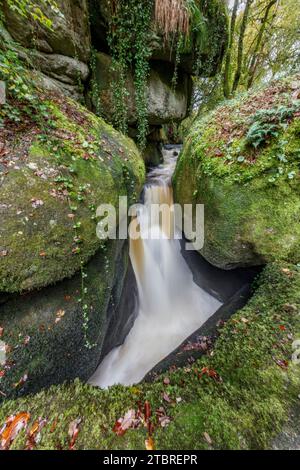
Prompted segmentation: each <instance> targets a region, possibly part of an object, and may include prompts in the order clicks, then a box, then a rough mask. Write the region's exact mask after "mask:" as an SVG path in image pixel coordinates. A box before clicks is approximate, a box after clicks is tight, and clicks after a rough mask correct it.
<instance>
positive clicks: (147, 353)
mask: <svg viewBox="0 0 300 470" xmlns="http://www.w3.org/2000/svg"><path fill="white" fill-rule="evenodd" d="M173 153H174V149H172V150H165V152H164V163H163V164H162V165H160V166H159V167H157V168H156V169H154V170H153V171H152V172H151V173H150V174H149V178H148V183H147V185H146V187H145V194H144V206H143V208H142V211H141V212H140V213H139V215H138V221H137V222H138V224H139V225H140V233H141V237H140V238H138V239H135V240H133V239H130V258H131V262H132V265H133V269H134V272H135V276H136V280H137V285H138V294H139V313H138V316H137V318H136V320H135V323H134V325H133V328H132V329H131V331H130V333H129V334H128V336H127V338H126V339H125V342H124V344H123V345H121V346H119V347H117V348H115V349H113V350H112V351H111V352H110V353H109V354H108V355H107V356H106V357H105V358H104V360H103V362H102V363H101V364H100V366H99V368H98V369H97V371H96V372H95V374H94V375H93V377H92V378H91V379H90V383H92V384H94V385H97V386H100V387H108V386H110V385H113V384H116V383H121V384H125V385H131V384H134V383H137V382H139V381H140V380H141V379H142V378H143V377H144V376H145V374H146V373H147V372H148V371H150V370H151V369H152V367H154V366H155V365H156V364H157V363H158V362H159V361H160V360H161V359H163V358H164V357H166V356H167V355H168V354H169V353H170V352H172V351H173V350H174V349H175V348H176V347H177V346H179V345H180V343H181V342H182V341H184V339H186V338H187V337H188V336H189V335H190V334H192V333H193V332H194V331H195V330H196V329H198V328H199V327H200V326H201V325H202V324H203V323H204V322H205V321H206V320H207V319H208V318H209V317H210V316H211V315H212V314H213V313H214V312H215V311H216V310H217V309H218V308H219V307H220V305H221V303H220V302H219V301H218V300H217V299H215V298H214V297H212V296H211V295H210V294H208V293H207V292H205V291H204V290H202V289H201V288H200V287H198V286H197V285H196V284H195V283H194V282H193V276H192V273H191V271H190V269H189V267H188V265H187V264H186V262H185V260H184V258H183V257H182V254H181V247H180V242H179V240H178V239H176V237H174V234H175V233H174V231H173V225H174V224H173V219H172V213H171V212H169V218H166V219H165V218H163V220H159V222H158V223H157V224H156V225H152V226H150V227H149V226H148V223H149V221H150V209H151V204H162V203H164V204H167V205H168V206H171V205H172V203H173V194H172V187H171V176H172V173H173V170H174V167H175V163H176V157H175V156H174V155H173ZM147 228H150V231H151V235H152V236H151V237H143V234H144V231H145V230H146V229H147ZM175 232H176V230H175Z"/></svg>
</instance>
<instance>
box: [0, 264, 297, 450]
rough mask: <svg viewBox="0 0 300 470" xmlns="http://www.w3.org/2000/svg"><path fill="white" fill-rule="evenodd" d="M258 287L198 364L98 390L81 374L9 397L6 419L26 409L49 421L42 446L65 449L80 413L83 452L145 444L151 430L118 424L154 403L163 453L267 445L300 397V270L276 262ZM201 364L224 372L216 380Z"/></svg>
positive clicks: (0, 416)
mask: <svg viewBox="0 0 300 470" xmlns="http://www.w3.org/2000/svg"><path fill="white" fill-rule="evenodd" d="M257 284H258V289H257V290H256V291H255V293H254V296H253V297H252V299H250V301H249V303H248V305H246V306H245V307H244V308H243V309H242V310H240V311H239V312H237V313H236V314H235V315H233V317H232V318H231V319H230V320H229V321H228V322H227V323H226V324H225V325H224V326H223V327H220V329H219V334H218V338H217V340H216V342H215V344H214V346H213V353H211V354H207V355H204V356H202V357H201V358H200V359H198V360H196V361H195V362H193V363H192V365H191V364H189V365H187V366H186V367H183V368H177V369H175V368H174V369H173V370H172V369H171V370H170V371H168V372H167V373H166V374H164V375H163V376H158V377H157V379H156V381H155V382H153V383H145V382H144V383H140V384H138V385H135V386H133V387H124V386H120V385H116V386H114V387H111V388H110V389H109V390H101V389H98V388H96V387H92V386H90V385H86V384H82V383H81V382H79V381H78V380H77V381H75V382H74V383H72V384H64V385H60V386H56V387H52V388H51V389H49V390H43V391H41V392H40V393H39V394H38V395H35V396H27V397H24V398H21V399H19V400H17V401H6V402H4V403H3V404H2V407H1V409H0V425H2V424H3V423H4V422H5V419H6V418H7V416H9V415H11V414H16V413H17V412H20V411H26V412H29V413H30V414H31V422H32V423H33V422H34V421H35V420H36V419H38V417H43V418H47V424H46V426H45V427H44V428H43V429H42V431H41V440H40V442H39V443H38V445H37V447H38V449H57V448H58V446H59V448H62V449H68V448H69V445H70V444H69V443H70V438H69V436H68V429H69V426H70V423H71V422H72V421H73V420H74V419H77V418H78V417H80V418H82V423H81V425H80V432H79V434H78V439H77V441H76V449H106V450H107V449H120V450H124V449H125V450H129V449H144V441H145V429H143V428H139V429H134V430H130V431H128V432H126V433H125V434H124V436H122V437H121V436H116V434H115V433H114V432H113V431H112V428H113V426H114V424H115V422H116V420H118V419H119V418H120V417H123V416H124V414H125V413H126V412H127V411H128V410H129V409H132V408H133V409H137V408H138V404H139V403H140V404H143V403H144V401H145V400H148V401H149V403H150V405H151V409H152V410H153V415H155V410H157V409H158V408H160V407H163V409H164V410H165V412H166V414H167V416H169V417H170V420H171V422H170V423H169V424H168V425H167V426H165V427H161V426H159V425H158V423H157V420H156V418H155V416H154V419H153V421H154V424H155V428H154V433H153V439H154V443H155V447H156V449H157V450H164V449H172V450H177V449H178V450H182V449H188V450H191V449H265V448H270V446H271V445H272V444H271V442H272V439H273V437H274V436H276V434H277V433H278V432H280V430H281V429H282V426H283V425H284V423H285V422H286V421H287V419H288V414H289V411H290V409H291V407H292V406H294V405H296V404H297V402H299V398H298V397H297V396H298V394H299V365H293V364H292V361H291V355H292V347H291V339H290V338H291V337H292V338H295V339H297V338H298V337H299V333H300V324H299V315H298V314H297V313H298V311H299V308H300V298H299V292H300V273H299V269H298V268H297V267H296V266H291V265H277V264H273V265H269V266H267V267H266V268H265V270H264V272H263V274H262V275H261V276H260V279H259V280H258V283H257ZM191 356H193V352H192V351H191ZM203 368H206V370H207V369H208V370H210V371H212V372H215V373H216V374H217V375H216V376H215V377H213V376H212V377H210V376H209V375H208V374H205V373H202V371H203ZM166 377H167V378H168V382H167V383H166V381H164V378H166ZM166 394H167V396H168V397H170V403H169V402H167V401H166V400H165V399H164V396H166ZM53 423H55V425H54V426H53ZM204 433H205V434H204ZM207 435H209V437H210V440H211V443H209V442H208V440H207ZM25 443H26V435H25V432H24V433H23V434H22V433H20V435H19V437H18V438H17V439H16V440H15V441H14V444H13V447H12V448H13V449H24V447H25Z"/></svg>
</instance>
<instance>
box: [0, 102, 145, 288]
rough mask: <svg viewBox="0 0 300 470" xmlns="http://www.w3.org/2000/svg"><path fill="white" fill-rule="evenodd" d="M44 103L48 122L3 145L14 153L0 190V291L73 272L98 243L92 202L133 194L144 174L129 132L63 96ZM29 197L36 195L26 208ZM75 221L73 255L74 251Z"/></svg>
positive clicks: (37, 285) (115, 200) (110, 201)
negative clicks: (45, 126) (14, 162)
mask: <svg viewBox="0 0 300 470" xmlns="http://www.w3.org/2000/svg"><path fill="white" fill-rule="evenodd" d="M47 106H48V108H49V113H51V115H52V119H53V121H54V123H55V126H54V129H52V130H43V129H42V130H39V133H38V134H37V135H36V136H34V137H33V136H32V134H31V133H30V130H29V131H28V129H25V130H24V131H23V133H22V132H21V133H18V134H17V135H16V139H15V142H14V145H13V146H11V149H10V154H9V157H8V158H9V159H13V158H14V157H17V160H18V166H17V168H16V167H12V169H10V170H9V171H8V172H7V174H6V175H5V178H4V181H3V184H2V186H1V190H0V196H1V203H2V208H3V209H2V214H1V220H2V223H1V228H0V246H1V249H2V250H3V251H4V252H5V253H6V255H5V256H3V257H1V258H0V265H1V277H0V291H5V292H16V291H23V290H32V289H36V288H40V287H44V286H47V285H49V284H52V283H54V282H56V281H58V280H60V279H63V278H65V277H69V276H71V275H72V274H74V273H75V272H76V271H78V270H79V268H80V266H81V261H83V263H86V262H87V261H88V260H89V259H90V258H91V256H92V255H93V254H94V253H95V252H96V250H97V249H98V248H99V247H100V245H101V241H100V240H99V239H98V238H97V237H96V223H97V221H96V220H95V209H96V208H97V207H98V206H99V205H100V204H102V203H107V204H113V205H114V206H115V207H118V198H119V196H123V195H127V196H128V197H129V199H130V201H131V202H132V201H135V200H136V198H137V196H138V194H139V192H140V189H141V187H142V184H143V181H144V176H145V174H144V164H143V161H142V157H141V156H140V154H139V152H138V150H137V148H136V146H135V145H134V143H133V142H132V141H131V140H130V139H128V138H126V137H124V136H122V135H121V134H119V133H117V132H116V131H115V130H114V129H113V128H112V127H111V126H109V125H107V124H105V123H104V121H103V120H102V119H100V118H97V117H96V116H94V115H92V114H91V113H89V112H88V111H87V110H85V109H84V108H83V107H80V106H79V105H78V104H76V103H74V102H72V101H71V100H65V99H64V100H58V101H55V99H53V100H52V101H51V102H48V103H47ZM28 142H29V145H28ZM20 154H21V155H23V158H20ZM16 188H17V190H16ZM35 201H41V202H38V203H37V204H38V206H36V207H34V206H35ZM73 206H76V207H77V210H76V211H75V212H74V211H73V214H72V210H71V207H73ZM77 222H80V229H78V234H77V235H78V236H80V238H81V245H80V251H81V256H76V254H74V249H75V248H76V244H75V243H74V237H75V235H76V234H75V233H74V229H73V225H74V224H76V223H77Z"/></svg>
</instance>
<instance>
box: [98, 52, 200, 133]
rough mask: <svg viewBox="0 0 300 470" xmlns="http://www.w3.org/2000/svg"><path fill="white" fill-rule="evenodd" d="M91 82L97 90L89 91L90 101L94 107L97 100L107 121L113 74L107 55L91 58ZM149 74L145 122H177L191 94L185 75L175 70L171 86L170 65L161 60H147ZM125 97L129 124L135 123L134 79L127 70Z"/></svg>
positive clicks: (112, 107)
mask: <svg viewBox="0 0 300 470" xmlns="http://www.w3.org/2000/svg"><path fill="white" fill-rule="evenodd" d="M95 62H96V65H95V83H94V88H95V84H96V90H97V92H98V93H95V92H93V93H92V95H93V96H92V100H93V101H94V102H93V103H92V104H93V106H94V108H95V109H96V108H97V106H96V104H97V103H96V102H98V101H100V108H101V113H102V114H103V116H104V117H105V119H106V120H108V121H109V122H111V121H112V119H113V114H114V101H113V89H112V86H111V82H112V80H114V79H115V80H116V79H117V77H116V74H115V73H114V72H112V66H111V62H112V59H111V57H110V56H109V55H107V54H104V53H102V52H99V53H97V54H96V58H95ZM150 67H151V68H150V75H149V79H148V84H147V110H146V115H147V119H148V123H149V124H150V125H151V126H153V125H160V124H163V123H166V122H170V121H181V120H182V119H184V118H185V116H186V115H187V113H188V105H189V100H190V96H191V91H192V90H191V81H190V78H189V76H188V75H187V74H184V73H181V72H179V79H178V85H177V86H176V87H175V89H174V87H172V77H173V67H172V66H171V65H170V64H168V63H165V62H159V61H153V62H150ZM126 88H127V91H128V96H127V97H126V104H127V116H128V122H129V124H130V126H135V125H136V123H137V109H136V103H135V87H134V78H133V75H132V73H131V72H128V73H127V78H126Z"/></svg>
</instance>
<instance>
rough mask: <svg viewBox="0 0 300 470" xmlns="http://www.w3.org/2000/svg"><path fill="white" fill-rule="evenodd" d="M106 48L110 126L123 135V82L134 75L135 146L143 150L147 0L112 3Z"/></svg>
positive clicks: (145, 129)
mask: <svg viewBox="0 0 300 470" xmlns="http://www.w3.org/2000/svg"><path fill="white" fill-rule="evenodd" d="M113 3H114V6H115V11H114V12H113V13H114V14H113V15H112V18H111V24H110V31H109V38H108V39H109V45H110V49H111V53H112V73H113V74H114V75H115V76H116V80H114V81H113V83H112V90H113V101H114V124H115V126H116V127H117V129H119V130H120V131H121V132H123V133H126V132H127V128H128V122H127V97H128V95H129V92H128V90H127V87H126V78H127V73H128V71H129V70H132V69H133V71H134V85H135V102H136V109H137V127H138V136H137V138H138V142H139V144H140V146H141V147H142V148H143V147H144V146H145V142H146V135H147V128H148V122H147V101H146V100H147V97H146V86H147V79H148V75H149V63H148V60H149V57H150V22H151V15H152V8H153V3H152V1H150V2H149V1H148V0H129V1H128V2H126V4H125V5H124V4H121V2H119V1H117V2H113Z"/></svg>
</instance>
